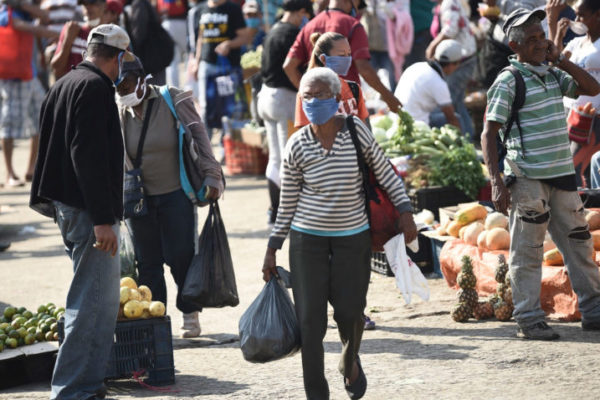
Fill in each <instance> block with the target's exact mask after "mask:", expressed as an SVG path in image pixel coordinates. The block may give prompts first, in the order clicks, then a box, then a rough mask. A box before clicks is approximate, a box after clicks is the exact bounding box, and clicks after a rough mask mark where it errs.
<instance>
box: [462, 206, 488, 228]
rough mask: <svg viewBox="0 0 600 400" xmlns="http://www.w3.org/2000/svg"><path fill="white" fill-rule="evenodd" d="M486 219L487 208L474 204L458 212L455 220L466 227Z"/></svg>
mask: <svg viewBox="0 0 600 400" xmlns="http://www.w3.org/2000/svg"><path fill="white" fill-rule="evenodd" d="M485 217H487V210H486V209H485V207H484V206H482V205H481V204H473V205H469V206H466V207H463V208H461V209H460V210H458V211H457V212H456V215H455V216H454V220H455V221H458V222H459V223H460V224H462V225H466V224H468V223H470V222H473V221H476V220H478V219H484V218H485Z"/></svg>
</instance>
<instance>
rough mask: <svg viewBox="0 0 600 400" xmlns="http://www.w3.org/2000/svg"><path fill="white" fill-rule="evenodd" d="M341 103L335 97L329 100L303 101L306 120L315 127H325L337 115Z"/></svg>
mask: <svg viewBox="0 0 600 400" xmlns="http://www.w3.org/2000/svg"><path fill="white" fill-rule="evenodd" d="M338 108H339V103H338V101H337V100H336V98H335V97H332V98H329V99H324V100H321V99H317V98H313V99H312V100H302V110H303V111H304V114H305V115H306V118H308V120H309V121H310V122H312V123H313V124H315V125H323V124H324V123H325V122H327V121H329V120H330V119H331V117H333V116H334V115H335V113H336V112H337V110H338Z"/></svg>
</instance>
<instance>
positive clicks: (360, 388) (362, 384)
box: [344, 355, 367, 400]
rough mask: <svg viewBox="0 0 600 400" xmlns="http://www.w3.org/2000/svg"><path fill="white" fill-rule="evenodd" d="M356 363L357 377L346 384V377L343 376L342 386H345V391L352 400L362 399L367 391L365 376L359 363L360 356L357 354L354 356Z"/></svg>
mask: <svg viewBox="0 0 600 400" xmlns="http://www.w3.org/2000/svg"><path fill="white" fill-rule="evenodd" d="M356 364H357V365H358V378H356V380H355V381H354V383H352V384H350V385H346V378H344V387H345V388H346V393H347V394H348V397H349V398H351V399H352V400H355V399H362V397H363V396H364V395H365V392H366V391H367V377H366V376H365V372H364V371H363V369H362V365H360V358H359V357H358V355H357V356H356Z"/></svg>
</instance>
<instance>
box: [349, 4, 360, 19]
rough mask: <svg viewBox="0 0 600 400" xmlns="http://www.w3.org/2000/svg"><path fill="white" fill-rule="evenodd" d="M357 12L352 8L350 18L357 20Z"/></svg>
mask: <svg viewBox="0 0 600 400" xmlns="http://www.w3.org/2000/svg"><path fill="white" fill-rule="evenodd" d="M357 15H358V14H357V12H356V8H354V6H352V10H351V11H350V16H351V17H353V18H356V16H357Z"/></svg>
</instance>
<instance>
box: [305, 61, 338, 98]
mask: <svg viewBox="0 0 600 400" xmlns="http://www.w3.org/2000/svg"><path fill="white" fill-rule="evenodd" d="M314 82H321V83H325V84H327V86H329V88H330V89H331V91H332V92H333V95H334V96H335V95H338V94H340V92H341V91H342V84H341V83H340V78H339V77H338V75H337V74H336V73H335V72H333V70H331V69H329V68H327V67H316V68H312V69H309V70H308V71H306V73H305V74H304V76H303V77H302V79H301V80H300V87H299V91H300V92H302V89H303V88H304V86H306V85H308V84H311V83H314Z"/></svg>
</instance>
